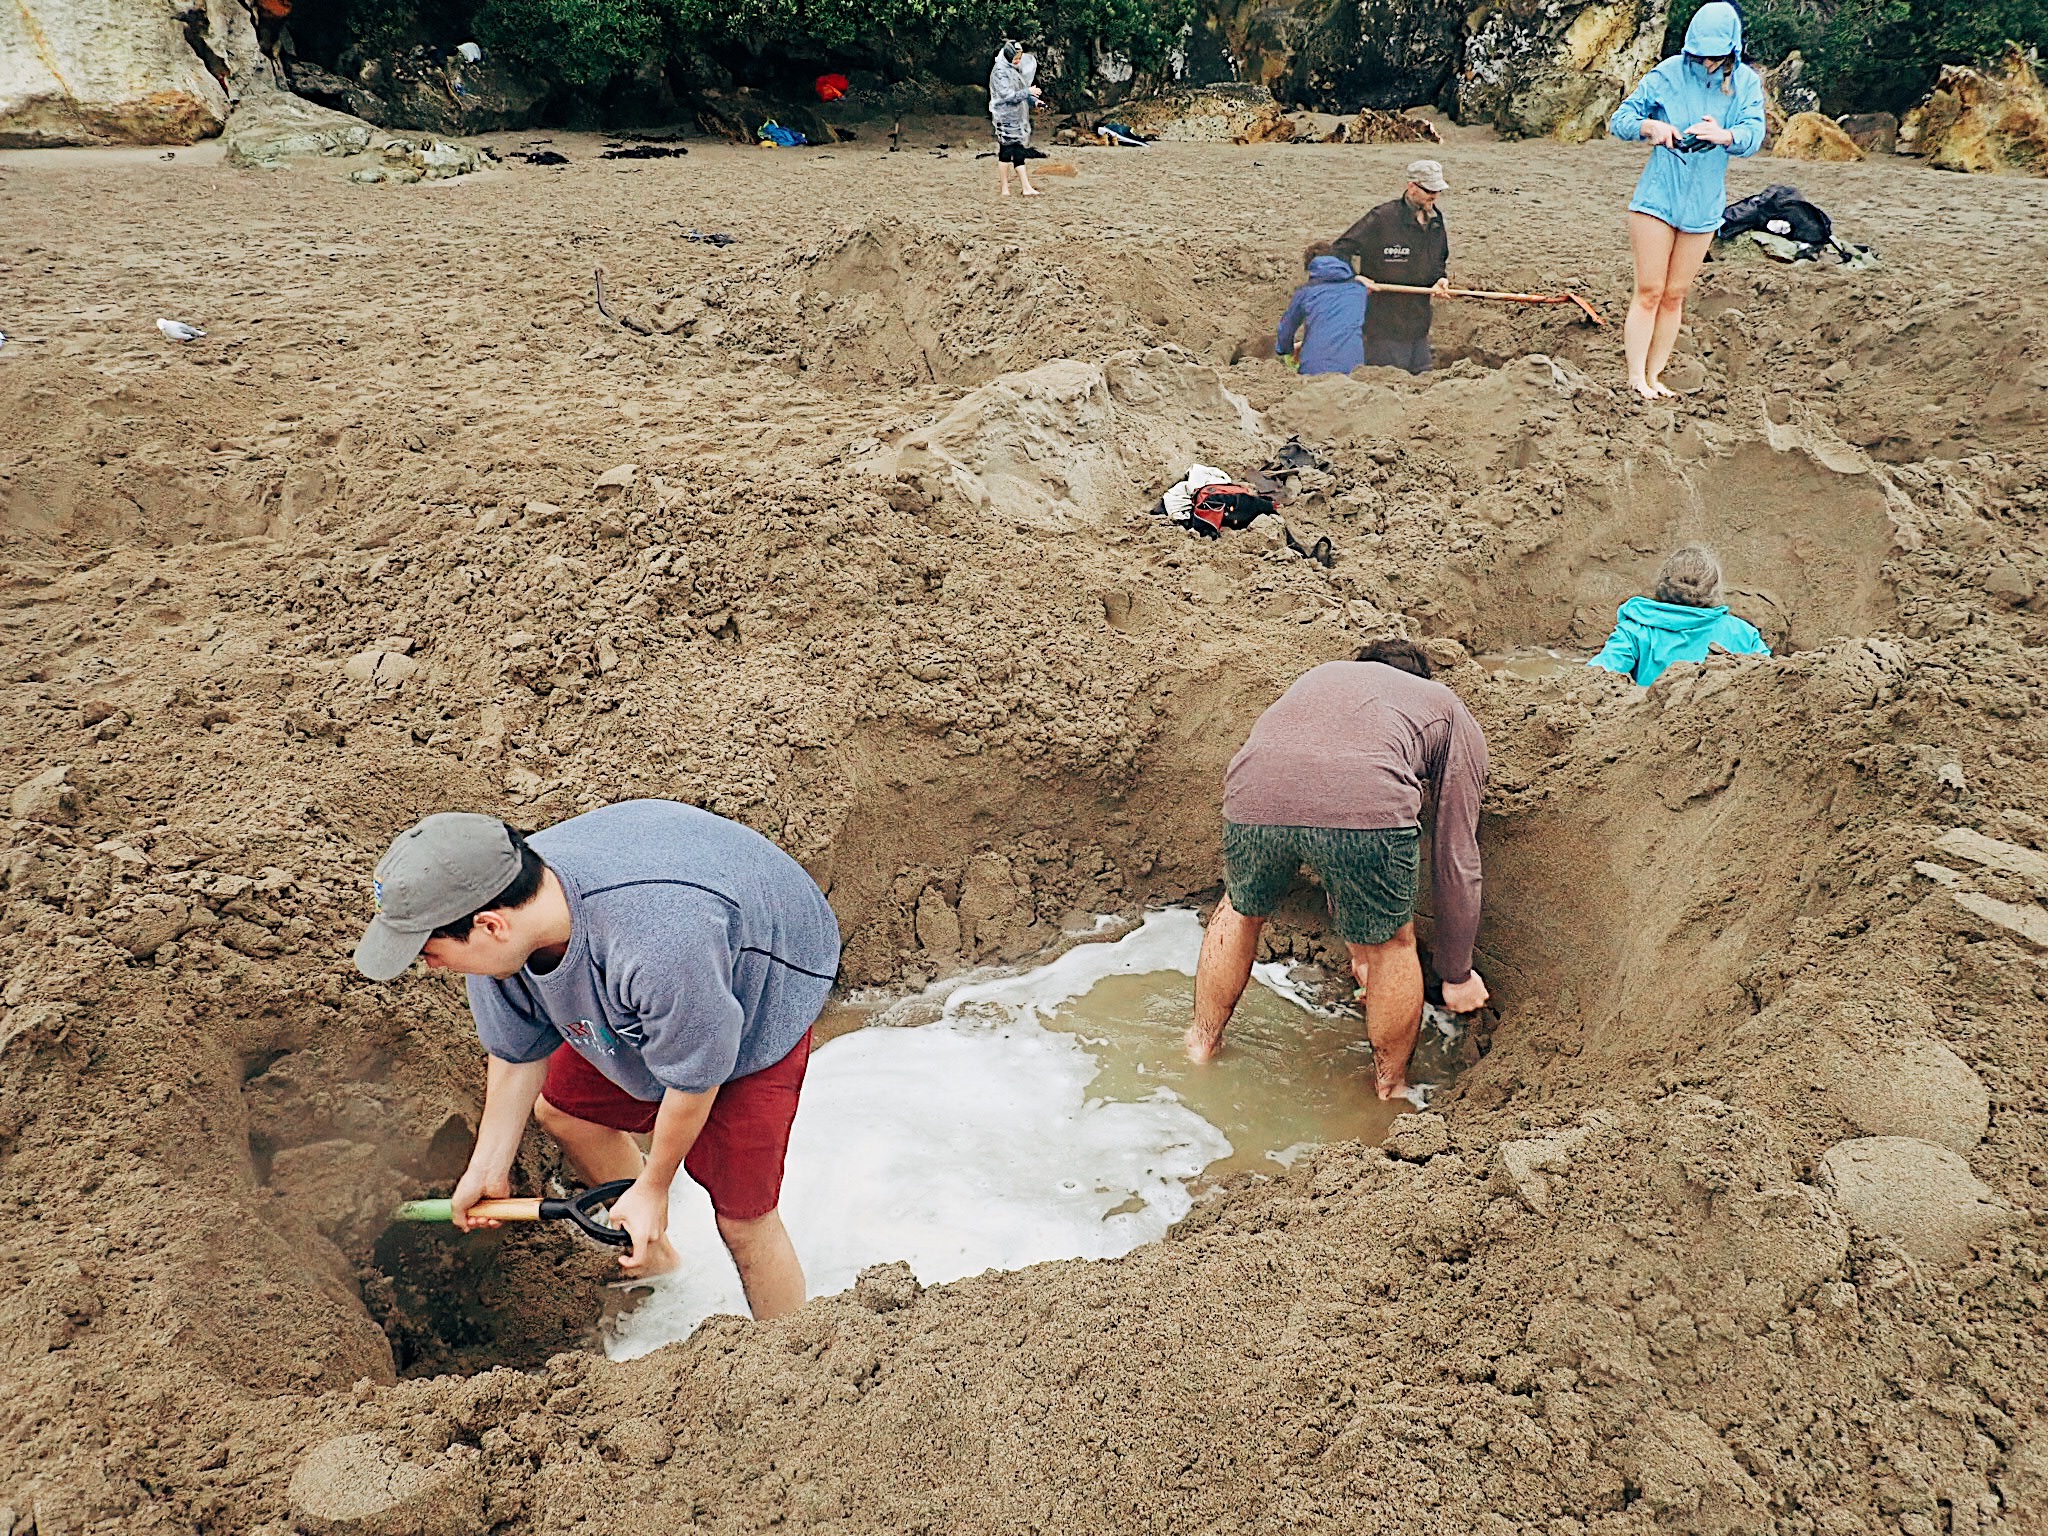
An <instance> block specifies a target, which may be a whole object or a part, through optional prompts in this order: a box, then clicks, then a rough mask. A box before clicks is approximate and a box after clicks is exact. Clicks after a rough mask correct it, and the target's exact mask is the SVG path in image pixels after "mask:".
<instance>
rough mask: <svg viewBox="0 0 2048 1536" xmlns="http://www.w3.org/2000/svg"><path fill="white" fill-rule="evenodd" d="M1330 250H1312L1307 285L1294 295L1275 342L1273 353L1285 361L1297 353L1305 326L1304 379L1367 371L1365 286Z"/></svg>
mask: <svg viewBox="0 0 2048 1536" xmlns="http://www.w3.org/2000/svg"><path fill="white" fill-rule="evenodd" d="M1331 249H1332V248H1331V247H1330V246H1328V245H1312V246H1310V247H1309V248H1308V252H1307V259H1306V260H1305V261H1304V263H1303V265H1305V266H1306V267H1307V268H1308V281H1307V282H1305V283H1303V284H1302V285H1301V286H1300V287H1299V288H1297V289H1295V290H1294V297H1293V298H1292V299H1291V300H1290V301H1289V302H1288V305H1287V313H1286V314H1285V315H1283V316H1281V317H1280V333H1279V335H1278V336H1276V337H1275V338H1274V340H1273V350H1274V351H1276V352H1278V353H1279V354H1280V355H1281V356H1282V357H1285V356H1287V355H1288V353H1290V352H1292V351H1293V350H1294V337H1295V333H1296V332H1297V331H1299V330H1300V329H1301V328H1302V326H1303V325H1304V324H1306V325H1307V327H1308V334H1307V335H1306V336H1304V337H1302V339H1301V371H1302V372H1303V373H1305V374H1307V373H1349V372H1350V371H1351V370H1352V369H1354V368H1362V367H1364V366H1365V306H1366V291H1365V284H1363V283H1361V282H1360V281H1359V280H1358V279H1357V278H1356V277H1355V276H1354V275H1353V274H1352V271H1351V263H1350V262H1348V261H1346V260H1345V259H1344V258H1343V257H1341V256H1336V255H1332V254H1331Z"/></svg>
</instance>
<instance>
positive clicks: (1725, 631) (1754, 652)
mask: <svg viewBox="0 0 2048 1536" xmlns="http://www.w3.org/2000/svg"><path fill="white" fill-rule="evenodd" d="M1715 649H1719V650H1723V651H1729V652H1732V653H1733V654H1735V655H1738V656H1768V655H1770V654H1771V648H1770V647H1769V646H1768V645H1765V644H1764V637H1763V636H1762V635H1760V634H1758V633H1757V632H1756V628H1755V626H1754V625H1751V624H1749V623H1747V622H1746V621H1744V620H1742V619H1738V618H1737V617H1735V615H1734V614H1732V613H1730V612H1729V611H1728V608H1727V605H1726V604H1724V603H1723V602H1722V601H1721V562H1720V561H1719V560H1718V559H1716V558H1715V556H1714V552H1713V551H1712V550H1711V549H1708V548H1706V547H1704V546H1703V545H1699V544H1688V545H1686V546H1685V548H1683V549H1681V550H1679V551H1677V552H1676V553H1675V554H1673V555H1672V556H1671V558H1670V559H1668V560H1666V561H1665V562H1664V568H1663V569H1662V570H1661V571H1659V572H1658V573H1657V595H1656V597H1654V598H1648V597H1632V598H1630V599H1629V600H1628V601H1627V602H1625V603H1623V604H1622V605H1621V611H1620V612H1619V613H1617V614H1615V616H1614V633H1613V634H1611V635H1609V636H1608V637H1607V643H1606V644H1605V645H1604V646H1602V647H1601V648H1600V654H1599V655H1598V656H1595V657H1594V658H1593V659H1592V660H1591V661H1589V662H1587V663H1586V665H1587V666H1589V667H1605V668H1606V669H1607V670H1608V671H1610V672H1619V673H1621V674H1622V676H1624V677H1629V678H1633V679H1634V680H1635V681H1636V682H1637V683H1638V684H1639V685H1641V686H1642V687H1644V688H1647V687H1649V686H1650V684H1652V683H1654V682H1655V681H1657V679H1658V678H1659V677H1660V676H1662V675H1663V672H1664V669H1665V668H1666V667H1669V666H1671V665H1672V664H1674V663H1676V662H1681V661H1704V660H1705V659H1706V656H1707V653H1708V652H1709V651H1711V650H1715Z"/></svg>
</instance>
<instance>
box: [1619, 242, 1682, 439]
mask: <svg viewBox="0 0 2048 1536" xmlns="http://www.w3.org/2000/svg"><path fill="white" fill-rule="evenodd" d="M1677 240H1678V231H1677V230H1675V229H1673V228H1672V227H1671V226H1670V225H1669V224H1666V223H1665V222H1664V221H1663V220H1662V219H1659V218H1653V217H1652V216H1651V215H1649V214H1647V213H1637V212H1636V211H1635V210H1633V209H1631V210H1629V216H1628V248H1629V254H1630V255H1632V256H1633V257H1635V262H1636V291H1635V297H1634V298H1632V299H1631V300H1630V301H1629V306H1628V319H1627V320H1625V321H1623V322H1622V328H1621V345H1622V352H1623V353H1624V354H1625V355H1626V356H1627V358H1628V387H1629V388H1630V389H1632V390H1634V391H1635V392H1636V393H1637V394H1639V395H1641V396H1642V397H1643V398H1644V399H1645V400H1654V399H1656V398H1657V390H1656V386H1654V385H1653V384H1651V382H1650V376H1649V373H1648V367H1649V360H1650V347H1651V344H1652V343H1653V342H1654V341H1655V340H1656V333H1657V319H1658V316H1659V315H1660V314H1662V312H1663V305H1664V274H1665V272H1666V271H1668V270H1669V268H1670V266H1671V250H1672V246H1673V245H1674V244H1675V243H1676V242H1677Z"/></svg>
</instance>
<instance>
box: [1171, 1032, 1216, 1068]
mask: <svg viewBox="0 0 2048 1536" xmlns="http://www.w3.org/2000/svg"><path fill="white" fill-rule="evenodd" d="M1181 1038H1182V1040H1183V1042H1184V1043H1185V1044H1186V1045H1187V1048H1188V1060H1189V1061H1192V1062H1193V1063H1195V1065H1196V1066H1200V1065H1201V1064H1202V1063H1203V1062H1205V1061H1214V1060H1215V1059H1216V1053H1217V1052H1218V1051H1220V1050H1222V1049H1223V1036H1222V1034H1221V1033H1218V1034H1216V1035H1214V1036H1211V1035H1210V1034H1209V1033H1208V1032H1207V1031H1205V1030H1204V1029H1202V1027H1201V1026H1200V1025H1198V1024H1190V1025H1189V1026H1188V1032H1187V1033H1186V1034H1185V1035H1183V1036H1182V1037H1181Z"/></svg>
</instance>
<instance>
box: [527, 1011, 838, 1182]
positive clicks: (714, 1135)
mask: <svg viewBox="0 0 2048 1536" xmlns="http://www.w3.org/2000/svg"><path fill="white" fill-rule="evenodd" d="M810 1060H811V1032H810V1031H809V1030H805V1031H804V1037H803V1039H801V1040H799V1041H797V1043H796V1045H795V1046H794V1047H793V1048H792V1049H791V1050H790V1053H789V1054H788V1055H787V1056H785V1057H783V1058H782V1060H780V1061H778V1062H776V1063H775V1065H774V1066H772V1067H763V1068H762V1069H761V1070H760V1071H758V1072H749V1073H748V1074H747V1075H746V1076H745V1077H736V1078H734V1079H733V1080H732V1081H731V1082H729V1083H727V1084H726V1085H725V1086H724V1087H723V1088H721V1089H719V1090H718V1097H717V1098H715V1099H713V1100H712V1101H711V1116H710V1118H709V1119H707V1120H706V1121H705V1122H704V1129H703V1130H702V1131H701V1132H699V1133H698V1136H697V1144H696V1145H695V1146H693V1147H691V1148H690V1155H689V1156H688V1157H687V1158H685V1159H684V1160H683V1169H684V1171H685V1172H687V1173H688V1174H689V1175H690V1177H691V1178H693V1179H695V1180H696V1181H697V1182H698V1183H699V1184H702V1185H703V1186H704V1189H705V1192H706V1193H707V1194H709V1195H710V1196H711V1208H712V1209H713V1210H714V1211H716V1212H718V1214H719V1215H721V1216H723V1217H724V1218H725V1219H726V1220H727V1221H753V1220H754V1219H755V1218H757V1217H761V1216H766V1215H767V1214H768V1213H769V1212H770V1211H772V1210H774V1209H775V1207H776V1206H777V1205H779V1204H780V1203H781V1201H782V1163H783V1159H784V1158H785V1157H786V1156H787V1154H788V1152H789V1126H790V1122H791V1121H793V1120H795V1119H796V1102H797V1098H798V1096H799V1095H800V1094H801V1093H802V1092H803V1086H804V1069H805V1067H807V1066H809V1065H810ZM541 1096H542V1097H543V1098H545V1099H546V1100H547V1101H548V1102H549V1103H550V1104H552V1105H554V1106H555V1108H557V1109H559V1110H561V1111H562V1112H563V1113H564V1114H570V1115H574V1116H575V1117H576V1118H577V1119H578V1120H589V1121H592V1122H594V1123H595V1124H598V1125H607V1126H610V1127H611V1128H612V1129H613V1130H615V1131H630V1132H631V1133H632V1134H634V1135H636V1136H644V1135H646V1134H647V1133H648V1132H649V1131H651V1130H653V1129H654V1116H655V1114H656V1112H657V1111H659V1110H660V1108H661V1105H660V1103H659V1101H657V1102H655V1103H652V1104H650V1103H648V1102H647V1101H646V1100H645V1099H636V1098H634V1097H633V1096H632V1095H631V1094H630V1093H628V1092H626V1090H625V1089H623V1088H621V1087H620V1086H619V1085H618V1084H617V1083H614V1082H613V1081H612V1080H611V1079H610V1078H608V1077H606V1076H605V1075H604V1074H603V1073H602V1072H600V1071H598V1070H597V1068H595V1067H593V1066H592V1065H591V1064H590V1063H589V1062H587V1061H585V1060H584V1059H583V1058H582V1057H581V1056H579V1055H577V1054H576V1052H575V1050H574V1049H572V1048H571V1047H569V1046H566V1045H565V1046H562V1047H561V1048H560V1049H558V1050H557V1051H556V1052H555V1054H554V1055H552V1056H550V1057H549V1058H548V1077H547V1082H546V1083H545V1084H544V1085H543V1086H542V1088H541Z"/></svg>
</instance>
